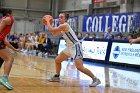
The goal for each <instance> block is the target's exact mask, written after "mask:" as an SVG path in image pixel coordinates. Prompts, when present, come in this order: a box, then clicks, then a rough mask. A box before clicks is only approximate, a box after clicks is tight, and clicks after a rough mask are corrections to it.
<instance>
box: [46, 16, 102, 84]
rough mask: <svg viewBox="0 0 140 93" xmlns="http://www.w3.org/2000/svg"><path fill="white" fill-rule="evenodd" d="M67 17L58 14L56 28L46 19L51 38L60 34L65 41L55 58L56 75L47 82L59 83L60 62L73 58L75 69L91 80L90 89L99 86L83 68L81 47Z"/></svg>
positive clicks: (98, 81) (92, 75)
mask: <svg viewBox="0 0 140 93" xmlns="http://www.w3.org/2000/svg"><path fill="white" fill-rule="evenodd" d="M68 18H69V15H68V14H66V13H60V14H59V23H60V25H59V26H58V27H52V26H51V25H50V18H46V21H47V27H48V30H49V31H50V32H51V33H52V34H53V36H58V35H60V34H62V35H63V38H64V39H65V41H66V46H67V47H66V48H65V49H64V50H63V51H62V52H61V53H60V54H59V55H58V56H57V57H56V58H55V64H56V74H55V75H54V76H53V77H52V78H51V79H50V80H49V81H50V82H59V81H60V78H59V76H60V70H61V62H63V61H64V60H66V59H68V58H69V57H73V59H74V61H75V66H76V68H77V69H78V70H79V71H81V72H83V73H84V74H86V75H88V76H89V77H91V78H92V80H93V82H92V84H90V85H89V86H90V87H95V86H97V85H98V84H100V83H101V82H100V80H99V79H98V78H97V77H95V76H94V74H93V73H92V72H91V71H90V70H88V69H87V68H85V67H84V66H83V53H82V46H81V44H80V43H79V40H78V38H77V36H76V35H75V33H74V31H73V30H72V28H71V27H70V25H69V24H68V23H67V20H68Z"/></svg>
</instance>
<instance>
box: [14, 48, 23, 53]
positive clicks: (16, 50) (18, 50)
mask: <svg viewBox="0 0 140 93" xmlns="http://www.w3.org/2000/svg"><path fill="white" fill-rule="evenodd" d="M14 51H15V52H23V51H22V50H20V49H14Z"/></svg>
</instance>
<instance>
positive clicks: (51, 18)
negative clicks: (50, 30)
mask: <svg viewBox="0 0 140 93" xmlns="http://www.w3.org/2000/svg"><path fill="white" fill-rule="evenodd" d="M46 18H50V24H51V25H52V24H53V22H54V19H53V17H52V16H51V15H45V16H43V18H42V23H43V24H44V25H46V26H47V21H46Z"/></svg>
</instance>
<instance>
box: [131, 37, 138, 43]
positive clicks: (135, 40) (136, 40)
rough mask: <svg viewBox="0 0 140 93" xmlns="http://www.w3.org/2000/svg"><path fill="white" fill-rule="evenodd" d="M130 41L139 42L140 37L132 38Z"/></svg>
mask: <svg viewBox="0 0 140 93" xmlns="http://www.w3.org/2000/svg"><path fill="white" fill-rule="evenodd" d="M129 42H130V43H137V42H140V37H138V38H136V39H130V40H129Z"/></svg>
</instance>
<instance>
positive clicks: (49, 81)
mask: <svg viewBox="0 0 140 93" xmlns="http://www.w3.org/2000/svg"><path fill="white" fill-rule="evenodd" d="M48 81H49V82H60V80H50V79H48Z"/></svg>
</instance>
